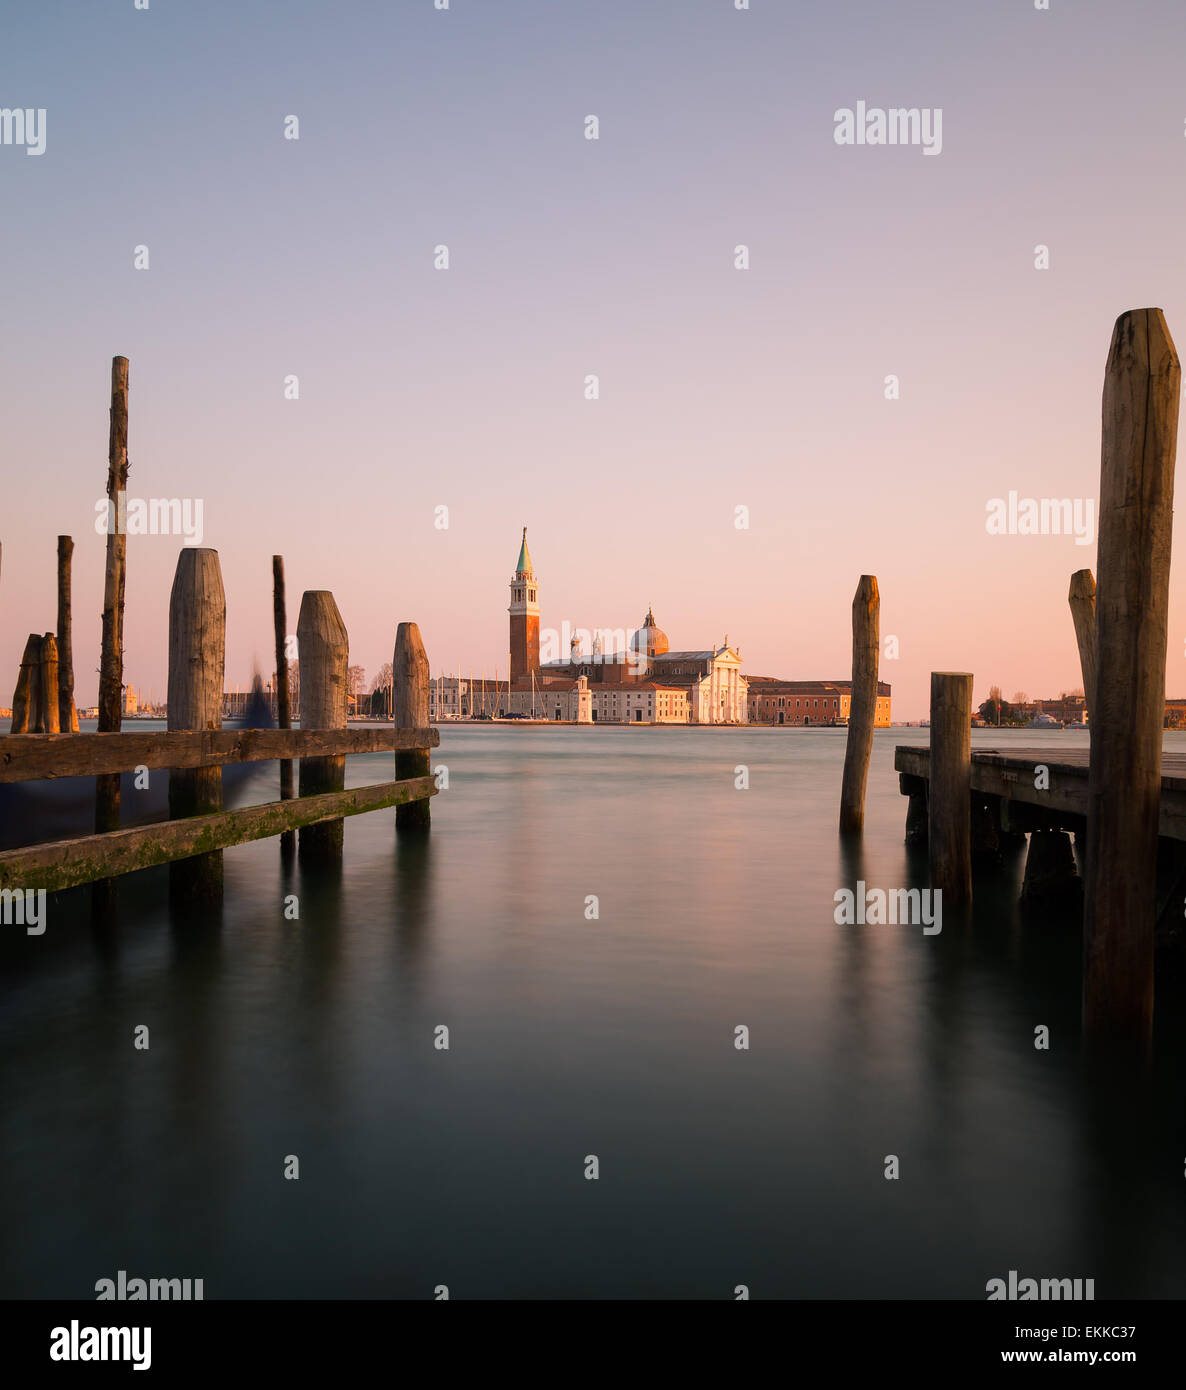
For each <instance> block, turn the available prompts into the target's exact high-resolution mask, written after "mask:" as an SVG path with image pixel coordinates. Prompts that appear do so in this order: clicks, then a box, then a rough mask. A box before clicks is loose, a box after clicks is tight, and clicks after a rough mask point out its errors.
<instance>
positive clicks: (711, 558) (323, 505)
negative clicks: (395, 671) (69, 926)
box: [0, 0, 1186, 719]
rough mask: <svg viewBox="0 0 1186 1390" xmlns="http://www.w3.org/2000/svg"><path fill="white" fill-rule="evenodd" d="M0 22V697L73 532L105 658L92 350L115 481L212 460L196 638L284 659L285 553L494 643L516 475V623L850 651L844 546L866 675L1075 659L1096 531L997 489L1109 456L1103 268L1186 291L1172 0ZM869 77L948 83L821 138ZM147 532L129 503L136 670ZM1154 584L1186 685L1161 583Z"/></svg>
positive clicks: (84, 665)
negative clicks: (536, 613)
mask: <svg viewBox="0 0 1186 1390" xmlns="http://www.w3.org/2000/svg"><path fill="white" fill-rule="evenodd" d="M4 31H5V32H4V44H3V47H2V49H0V106H10V107H11V106H31V107H44V108H46V110H47V113H48V114H47V148H46V152H45V154H44V155H43V156H41V157H40V158H30V157H28V156H27V155H26V154H25V152H24V151H23V150H22V149H19V148H15V147H0V190H2V192H3V201H2V206H3V218H4V229H5V235H4V243H3V244H4V247H5V261H6V264H5V271H4V276H3V294H2V298H0V306H2V313H0V320H2V322H3V330H4V331H3V334H2V341H0V359H2V375H0V380H2V382H3V385H2V387H0V441H2V444H0V448H2V449H3V489H2V491H0V499H2V500H0V541H2V542H3V547H4V553H3V573H2V575H0V703H3V704H8V703H9V697H10V693H11V690H12V687H13V685H14V684H15V680H16V674H17V667H18V663H19V660H20V654H21V650H22V648H23V645H24V641H25V637H26V636H27V634H28V633H29V632H30V631H33V630H37V631H48V630H50V629H52V628H53V627H54V625H55V581H54V572H55V550H56V542H55V537H56V536H57V535H58V533H60V532H61V533H70V534H72V535H73V536H74V538H75V541H76V545H77V549H76V551H75V566H74V569H75V588H74V644H75V667H76V681H77V695H78V699H79V703H80V704H84V703H92V702H93V700H94V698H95V691H96V685H97V674H96V672H97V667H98V649H99V637H100V610H101V605H102V575H103V545H104V542H103V539H102V537H100V536H98V535H96V534H95V530H94V504H95V501H96V499H98V498H99V497H100V496H101V495H102V493H103V488H104V485H105V477H106V449H107V407H108V391H109V379H110V360H111V357H112V355H113V354H116V353H120V354H123V355H126V356H127V357H129V358H130V359H131V428H130V444H129V455H130V459H131V465H132V468H131V474H130V479H129V495H130V496H132V497H201V498H202V499H203V503H204V511H205V518H204V519H205V539H204V544H206V545H210V546H214V547H216V548H217V549H218V550H219V552H220V555H221V559H222V568H223V576H224V581H225V586H226V592H227V608H228V612H227V684H228V686H230V685H234V684H236V683H244V682H246V681H247V680H249V679H250V675H251V668H252V662H253V660H257V661H258V662H259V664H260V666H261V668H262V669H264V671H265V672H270V670H271V666H272V661H271V655H270V653H271V641H272V639H271V575H270V560H271V556H272V554H273V553H282V554H283V555H284V557H285V561H286V566H287V572H288V589H289V625H290V628H292V629H295V626H296V613H297V608H298V606H299V599H300V593H301V591H302V590H303V589H305V588H328V589H332V590H333V592H334V594H335V596H336V598H337V600H338V604H339V607H340V608H341V611H342V614H343V617H344V619H345V621H346V625H347V627H348V629H349V631H350V635H351V660H352V661H355V662H358V663H360V664H363V665H365V666H366V668H367V671H368V677H369V676H370V675H371V674H373V673H374V671H375V670H376V669H377V668H378V666H379V665H380V664H381V663H382V662H383V661H386V660H390V657H391V649H392V644H393V639H394V633H395V626H396V623H397V622H398V621H399V620H401V619H405V618H412V619H415V620H416V621H418V622H419V624H420V627H421V631H422V633H423V636H424V639H425V644H426V646H427V649H428V653H429V657H430V661H431V664H432V668H433V671H434V673H436V672H438V671H440V670H446V671H453V670H456V669H457V667H458V666H459V665H460V666H461V667H462V669H463V670H465V671H468V670H469V669H470V668H471V667H472V668H473V669H474V671H475V672H476V673H477V672H480V671H481V670H482V669H483V668H484V669H485V670H486V671H487V673H488V674H493V671H494V667H495V665H496V664H497V665H498V666H499V668H500V672H501V673H502V674H505V670H506V650H507V618H506V605H507V602H508V590H507V582H508V580H509V578H510V574H511V570H512V568H513V566H514V561H515V558H516V556H517V554H518V544H519V532H520V528H521V527H522V526H523V525H527V526H528V527H529V540H530V545H531V550H532V554H533V557H534V560H535V564H536V569H537V572H538V574H539V577H540V591H541V602H542V609H543V612H542V619H541V621H542V623H543V624H544V625H551V626H554V627H557V628H558V627H559V626H560V625H561V623H562V622H564V621H565V620H567V621H568V622H569V623H571V624H574V625H580V626H584V627H593V626H606V627H624V626H627V625H633V624H636V623H638V622H639V621H640V620H641V619H642V617H643V614H644V613H645V611H646V607H647V604H648V603H651V604H653V605H654V610H655V616H656V619H657V621H658V622H659V624H660V625H661V626H662V627H663V628H664V629H665V630H666V631H667V633H668V635H669V638H670V640H671V645H672V647H674V648H685V647H703V646H707V645H709V644H710V643H711V642H713V641H714V640H716V641H719V640H721V639H722V638H723V637H724V635H725V634H726V633H728V635H729V637H730V639H731V641H732V642H733V644H734V645H737V646H740V648H741V652H742V656H743V661H744V668H745V670H746V671H747V672H748V673H750V674H767V675H782V676H787V677H795V678H836V677H843V676H846V675H847V673H848V670H849V661H850V652H851V628H850V604H851V601H852V595H853V591H854V589H855V587H856V584H857V580H858V578H859V576H860V575H861V574H862V573H864V572H871V573H875V574H876V575H877V576H878V579H879V581H880V586H881V594H882V632H883V634H894V635H896V636H897V637H898V640H899V650H900V655H899V658H898V659H897V660H896V661H895V660H883V662H882V678H883V679H885V680H888V681H890V682H891V683H892V684H893V689H894V715H895V717H896V718H900V719H901V718H918V717H919V716H921V715H924V714H925V712H926V704H927V699H928V689H929V672H930V671H931V670H932V669H945V670H969V671H972V672H974V673H975V676H976V683H975V699H976V701H977V702H979V701H980V700H982V699H983V698H985V696H986V695H987V691H988V686H989V684H990V683H1000V684H1001V685H1002V686H1003V687H1004V688H1005V691H1006V693H1007V694H1008V693H1011V692H1012V691H1014V690H1016V689H1018V688H1021V689H1024V690H1026V691H1028V692H1029V694H1030V695H1031V696H1036V695H1048V694H1057V693H1058V692H1059V691H1060V690H1063V689H1069V688H1071V687H1073V686H1078V685H1079V684H1080V676H1079V671H1078V660H1077V655H1076V649H1075V643H1074V635H1073V630H1072V626H1071V620H1070V615H1069V612H1068V609H1067V603H1066V591H1067V584H1068V580H1069V576H1070V574H1071V572H1072V571H1074V570H1076V569H1080V568H1083V567H1091V568H1094V567H1095V547H1094V544H1092V545H1091V546H1081V545H1077V544H1075V541H1074V539H1073V538H1071V537H1059V536H1048V537H1036V536H1003V537H1002V536H990V535H989V534H988V533H987V532H986V529H985V516H986V510H985V508H986V503H987V502H988V500H989V499H990V498H993V497H1004V496H1006V495H1007V493H1008V492H1009V491H1010V490H1011V489H1012V490H1016V491H1017V492H1018V493H1020V494H1021V495H1023V496H1033V497H1088V496H1090V497H1093V498H1094V497H1096V496H1097V495H1098V488H1099V429H1100V424H1099V419H1100V391H1101V386H1102V380H1103V368H1104V362H1105V359H1106V356H1107V351H1108V343H1109V339H1110V336H1111V331H1112V325H1113V322H1114V320H1115V318H1116V316H1117V315H1118V314H1119V313H1121V312H1122V311H1124V310H1125V309H1129V308H1136V307H1143V306H1146V305H1156V306H1159V307H1161V308H1163V309H1164V310H1165V312H1166V316H1167V319H1168V322H1169V326H1170V329H1171V332H1175V333H1176V334H1177V336H1178V341H1179V344H1180V345H1182V343H1183V340H1186V293H1184V290H1186V286H1184V277H1183V270H1182V264H1183V251H1182V246H1183V236H1184V233H1186V139H1184V131H1186V125H1184V122H1186V86H1184V85H1183V82H1182V71H1183V67H1182V63H1183V58H1184V56H1186V9H1183V7H1182V6H1181V4H1180V0H1127V3H1123V4H1121V3H1116V2H1115V0H1112V2H1110V3H1103V0H1075V2H1074V3H1072V2H1071V0H1051V8H1050V10H1049V11H1048V12H1044V11H1037V10H1035V9H1034V7H1033V3H1032V0H997V2H996V3H992V4H988V3H984V0H933V2H932V3H893V2H892V0H878V2H877V3H872V2H871V0H870V3H844V0H832V3H828V4H826V5H804V4H797V5H792V4H790V3H783V2H781V0H752V8H751V9H750V10H749V11H748V12H738V11H736V10H735V9H734V7H733V3H732V0H597V2H596V3H584V4H581V3H576V0H571V2H570V3H558V2H557V0H535V3H531V2H530V0H451V7H450V9H449V10H448V11H437V10H435V9H434V8H433V4H432V0H400V2H399V3H394V4H393V3H383V4H380V3H349V4H331V3H328V0H324V3H318V4H314V3H300V2H299V0H286V2H285V3H279V0H276V3H254V4H243V3H239V2H237V3H224V2H223V0H206V2H205V3H202V4H197V3H189V4H182V3H179V2H178V0H172V2H170V0H151V7H150V8H149V9H148V10H147V11H137V10H135V9H134V7H133V3H132V0H87V3H69V4H66V3H52V0H44V3H40V4H37V5H29V4H26V5H20V6H17V5H13V6H10V7H8V9H7V10H6V13H5V20H4ZM861 100H863V101H865V102H867V103H868V104H869V105H871V106H872V105H877V106H918V107H941V108H942V110H943V150H942V153H941V155H939V156H938V157H926V156H924V154H923V152H922V151H921V150H920V149H918V148H903V147H899V148H892V147H890V148H873V147H865V148H853V147H840V146H837V145H836V144H835V143H834V141H833V138H832V135H833V125H834V123H833V114H834V112H835V110H836V109H837V108H840V107H854V106H855V105H856V103H857V102H858V101H861ZM289 114H295V115H297V116H298V117H299V118H300V137H301V138H300V140H299V141H287V140H285V139H284V138H283V128H284V118H285V116H287V115H289ZM588 114H596V115H597V116H598V117H599V119H600V123H601V138H600V140H599V141H597V142H591V141H587V140H585V138H584V134H583V130H584V118H585V117H586V115H588ZM141 243H143V244H147V245H148V247H149V250H150V255H151V269H150V270H148V271H135V270H133V268H132V256H133V248H134V247H135V246H136V245H138V244H141ZM438 243H446V244H448V246H449V248H450V252H451V258H452V266H451V268H450V269H449V270H448V271H444V272H442V271H436V270H434V269H433V263H432V256H433V248H434V246H436V245H437V244H438ZM738 243H746V244H748V245H749V247H750V251H751V257H752V268H751V269H750V270H749V271H748V272H738V271H736V270H734V269H733V247H734V246H735V245H736V244H738ZM1039 243H1042V244H1045V245H1048V246H1049V248H1050V256H1051V269H1050V270H1049V271H1044V272H1040V271H1036V270H1035V269H1034V248H1035V246H1037V245H1038V244H1039ZM591 372H592V373H597V374H598V375H599V376H600V379H601V399H600V400H599V401H596V402H587V401H585V400H584V398H583V380H584V377H585V374H586V373H591ZM289 373H296V374H297V375H299V378H300V389H301V399H300V400H299V401H297V402H293V401H286V400H285V399H284V395H283V383H284V378H285V376H286V375H287V374H289ZM890 373H893V374H896V375H897V376H899V377H900V379H901V399H900V400H898V401H894V402H889V401H886V400H885V399H884V396H883V391H884V386H883V381H884V378H885V376H886V375H887V374H890ZM440 504H444V505H447V506H448V507H449V509H450V523H451V524H450V527H449V529H448V530H447V531H441V530H438V529H436V527H435V526H434V508H435V507H436V506H437V505H440ZM738 505H745V506H747V507H749V509H750V517H751V526H750V529H749V530H748V531H738V530H736V529H735V528H734V524H733V523H734V508H735V507H736V506H738ZM1184 544H1186V542H1184V541H1183V538H1182V528H1181V527H1179V532H1178V538H1177V543H1176V545H1175V556H1174V563H1175V575H1179V574H1181V573H1182V572H1183V571H1182V564H1183V560H1184V558H1186V556H1184V554H1183V545H1184ZM177 548H178V541H177V539H175V538H172V537H152V536H148V537H131V538H130V539H129V559H128V579H127V620H126V642H127V655H126V661H125V680H127V681H129V682H131V683H132V684H135V685H136V686H137V687H139V688H143V689H148V688H149V687H152V688H154V689H155V690H156V692H158V694H160V693H162V692H163V690H164V688H165V683H166V655H167V641H166V632H167V609H168V593H169V587H170V584H171V582H172V574H173V568H174V565H175V562H176V554H177ZM1170 617H1171V624H1170V642H1169V658H1168V678H1167V683H1168V686H1169V687H1170V693H1171V694H1183V693H1186V669H1184V667H1186V658H1184V652H1186V643H1184V638H1186V601H1184V595H1183V586H1182V585H1181V584H1180V583H1179V584H1176V586H1175V594H1174V596H1173V597H1172V599H1171V610H1170Z"/></svg>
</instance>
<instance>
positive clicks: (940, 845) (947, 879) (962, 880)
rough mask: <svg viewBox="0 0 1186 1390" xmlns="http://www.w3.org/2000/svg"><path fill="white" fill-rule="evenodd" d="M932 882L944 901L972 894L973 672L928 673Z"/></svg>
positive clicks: (952, 901)
mask: <svg viewBox="0 0 1186 1390" xmlns="http://www.w3.org/2000/svg"><path fill="white" fill-rule="evenodd" d="M929 844H930V861H931V887H932V888H933V889H939V890H941V891H942V893H943V901H944V905H945V906H946V905H947V904H951V905H952V906H956V905H959V904H961V903H967V902H970V901H971V898H972V677H971V676H970V675H969V674H967V673H966V672H959V671H932V672H931V789H930V837H929Z"/></svg>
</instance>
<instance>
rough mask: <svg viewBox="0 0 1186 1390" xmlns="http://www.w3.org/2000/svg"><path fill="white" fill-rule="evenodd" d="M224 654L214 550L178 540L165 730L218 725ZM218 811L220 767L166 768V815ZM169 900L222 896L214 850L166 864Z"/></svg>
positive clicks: (222, 603)
mask: <svg viewBox="0 0 1186 1390" xmlns="http://www.w3.org/2000/svg"><path fill="white" fill-rule="evenodd" d="M225 657H226V595H225V594H224V592H223V587H222V568H221V566H220V564H219V561H218V551H217V550H206V549H197V548H192V547H189V546H186V547H184V548H183V549H182V551H181V553H180V555H178V557H177V571H176V573H175V574H174V576H173V591H172V593H171V594H170V596H169V728H170V729H171V730H173V729H221V728H222V679H223V664H224V661H225ZM221 810H222V769H221V768H220V767H202V768H194V769H188V768H187V769H175V770H173V771H171V772H170V773H169V815H170V816H171V817H172V818H173V819H174V820H178V819H181V818H182V817H185V816H197V815H202V814H205V813H207V812H210V811H221ZM169 890H170V895H171V897H172V898H173V900H174V902H175V903H178V904H179V905H180V904H184V905H185V906H186V907H187V908H190V907H198V908H202V907H209V906H211V905H212V904H216V903H217V902H218V901H220V899H221V896H222V851H221V850H214V851H212V852H211V853H210V854H201V855H197V856H195V857H193V858H191V859H179V860H177V861H176V862H175V863H173V864H170V866H169Z"/></svg>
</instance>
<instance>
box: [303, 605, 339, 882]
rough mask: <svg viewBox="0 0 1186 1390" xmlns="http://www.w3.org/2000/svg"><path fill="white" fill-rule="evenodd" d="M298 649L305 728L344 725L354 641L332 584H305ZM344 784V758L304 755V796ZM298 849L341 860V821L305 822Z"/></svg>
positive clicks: (306, 858) (307, 855) (309, 858)
mask: <svg viewBox="0 0 1186 1390" xmlns="http://www.w3.org/2000/svg"><path fill="white" fill-rule="evenodd" d="M297 649H298V651H299V653H300V655H299V660H300V663H301V728H302V729H344V728H345V727H346V672H347V670H348V668H349V665H350V640H349V638H348V636H347V634H346V624H345V623H344V622H343V621H342V615H341V613H339V612H338V605H337V604H336V603H335V602H334V596H333V594H331V593H330V592H329V590H328V589H306V591H305V594H304V597H303V598H302V599H301V612H300V616H299V617H298V618H297ZM345 786H346V759H345V758H344V757H342V756H340V755H339V756H336V757H329V758H302V759H301V776H300V794H301V796H316V795H317V794H318V793H320V792H340V791H342V790H344V788H345ZM299 853H300V858H301V861H302V862H309V863H330V864H332V863H340V862H341V858H342V821H341V820H331V821H323V822H322V823H321V824H320V825H307V826H305V827H304V829H302V830H301V832H300V840H299Z"/></svg>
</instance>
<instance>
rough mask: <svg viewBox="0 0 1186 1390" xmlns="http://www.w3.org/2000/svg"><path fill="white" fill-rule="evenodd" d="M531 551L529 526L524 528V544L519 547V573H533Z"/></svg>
mask: <svg viewBox="0 0 1186 1390" xmlns="http://www.w3.org/2000/svg"><path fill="white" fill-rule="evenodd" d="M532 572H533V571H532V568H531V551H529V550H528V549H527V527H526V526H524V528H523V544H522V545H521V546H520V547H519V563H518V565H517V567H516V573H518V574H531V573H532Z"/></svg>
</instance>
